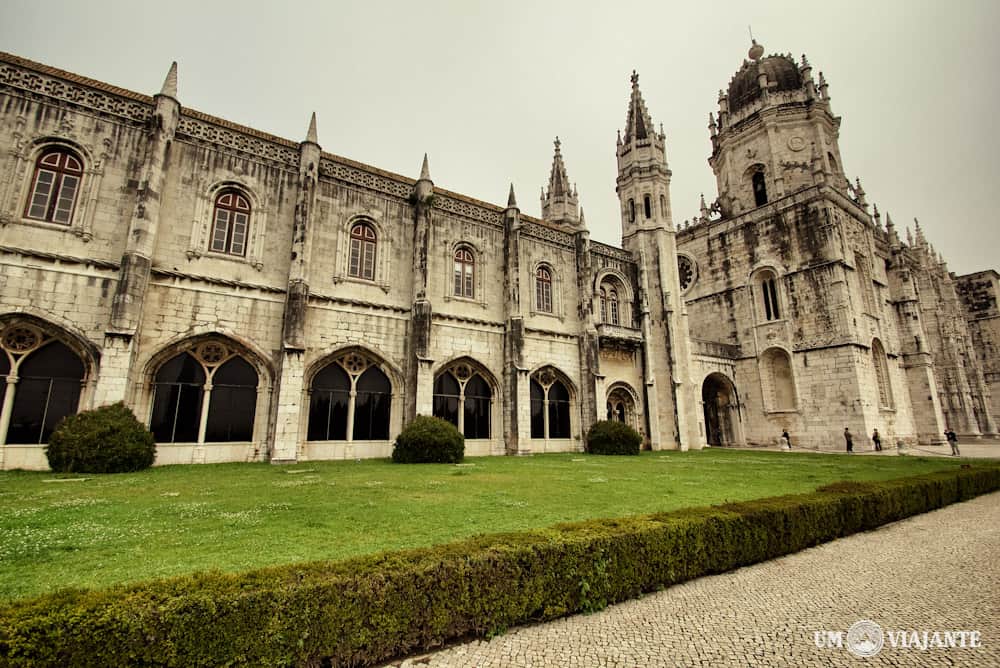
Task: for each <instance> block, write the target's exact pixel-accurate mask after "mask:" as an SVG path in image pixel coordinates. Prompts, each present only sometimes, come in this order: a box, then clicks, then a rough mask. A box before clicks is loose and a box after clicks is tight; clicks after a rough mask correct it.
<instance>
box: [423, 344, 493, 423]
mask: <svg viewBox="0 0 1000 668" xmlns="http://www.w3.org/2000/svg"><path fill="white" fill-rule="evenodd" d="M483 374H484V372H482V371H480V370H479V369H477V368H476V366H475V365H473V364H471V363H470V362H458V363H456V364H453V365H451V366H450V367H448V368H447V369H446V370H444V371H442V372H441V373H440V374H438V376H437V378H435V379H434V399H433V402H434V403H433V412H434V417H439V418H441V419H442V420H447V421H448V422H450V423H452V424H453V425H455V426H456V427H457V428H458V430H459V431H460V432H462V434H463V435H464V436H465V438H470V439H473V438H490V422H491V413H492V409H493V390H492V388H491V385H490V383H489V381H488V380H487V379H486V378H485V377H484V375H483Z"/></svg>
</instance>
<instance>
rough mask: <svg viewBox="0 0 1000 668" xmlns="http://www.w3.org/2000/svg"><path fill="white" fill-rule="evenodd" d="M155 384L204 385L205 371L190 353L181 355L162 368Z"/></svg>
mask: <svg viewBox="0 0 1000 668" xmlns="http://www.w3.org/2000/svg"><path fill="white" fill-rule="evenodd" d="M155 382H157V383H193V384H195V385H202V384H204V382H205V371H204V370H203V369H202V368H201V364H199V363H198V360H196V359H195V358H193V357H191V355H189V354H188V353H181V354H180V355H178V356H177V357H174V358H173V359H171V360H170V361H169V362H167V363H166V364H164V365H163V366H161V367H160V370H159V371H157V372H156V381H155Z"/></svg>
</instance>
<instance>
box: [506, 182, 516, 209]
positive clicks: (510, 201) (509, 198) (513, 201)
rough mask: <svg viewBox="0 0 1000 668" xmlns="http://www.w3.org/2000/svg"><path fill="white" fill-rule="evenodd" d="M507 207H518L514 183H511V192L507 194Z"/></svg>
mask: <svg viewBox="0 0 1000 668" xmlns="http://www.w3.org/2000/svg"><path fill="white" fill-rule="evenodd" d="M507 208H508V209H516V208H517V198H515V197H514V184H513V183H511V184H510V194H509V195H507Z"/></svg>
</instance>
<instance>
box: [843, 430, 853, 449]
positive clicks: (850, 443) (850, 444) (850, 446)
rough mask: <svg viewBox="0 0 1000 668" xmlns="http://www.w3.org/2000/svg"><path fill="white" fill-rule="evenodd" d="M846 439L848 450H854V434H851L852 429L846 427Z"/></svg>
mask: <svg viewBox="0 0 1000 668" xmlns="http://www.w3.org/2000/svg"><path fill="white" fill-rule="evenodd" d="M844 440H845V441H847V451H848V452H854V436H852V435H851V430H850V429H848V428H847V427H844Z"/></svg>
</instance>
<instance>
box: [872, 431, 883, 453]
mask: <svg viewBox="0 0 1000 668" xmlns="http://www.w3.org/2000/svg"><path fill="white" fill-rule="evenodd" d="M872 443H874V444H875V452H882V437H881V436H879V435H878V429H876V430H875V431H873V432H872Z"/></svg>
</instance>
